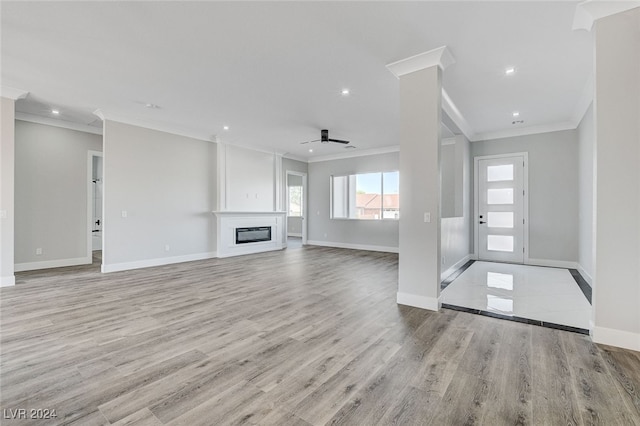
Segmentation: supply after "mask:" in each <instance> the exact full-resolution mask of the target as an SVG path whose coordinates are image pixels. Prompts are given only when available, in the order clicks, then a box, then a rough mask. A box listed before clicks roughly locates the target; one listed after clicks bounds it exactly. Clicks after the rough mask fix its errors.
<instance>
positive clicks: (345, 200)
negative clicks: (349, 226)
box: [331, 172, 400, 220]
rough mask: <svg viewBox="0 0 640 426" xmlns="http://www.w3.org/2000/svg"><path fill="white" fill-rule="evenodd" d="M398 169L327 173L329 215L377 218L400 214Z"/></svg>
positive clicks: (395, 216)
mask: <svg viewBox="0 0 640 426" xmlns="http://www.w3.org/2000/svg"><path fill="white" fill-rule="evenodd" d="M399 175H400V173H399V172H384V173H362V174H357V175H347V176H332V177H331V217H332V218H333V219H363V220H381V219H398V218H399V217H400V197H399V194H400V185H399Z"/></svg>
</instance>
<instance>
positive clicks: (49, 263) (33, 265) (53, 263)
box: [14, 256, 92, 272]
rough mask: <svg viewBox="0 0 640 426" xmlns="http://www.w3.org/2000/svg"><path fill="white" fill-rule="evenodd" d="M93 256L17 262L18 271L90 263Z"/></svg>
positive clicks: (16, 269)
mask: <svg viewBox="0 0 640 426" xmlns="http://www.w3.org/2000/svg"><path fill="white" fill-rule="evenodd" d="M91 262H92V259H91V257H86V256H85V257H76V258H72V259H57V260H45V261H42V262H27V263H16V264H15V266H14V269H15V271H16V272H23V271H36V270H38V269H49V268H63V267H65V266H77V265H90V264H91Z"/></svg>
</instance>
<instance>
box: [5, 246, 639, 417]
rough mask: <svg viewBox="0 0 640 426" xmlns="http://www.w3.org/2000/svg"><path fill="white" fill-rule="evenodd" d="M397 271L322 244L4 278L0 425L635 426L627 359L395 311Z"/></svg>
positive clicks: (555, 334) (530, 331)
mask: <svg viewBox="0 0 640 426" xmlns="http://www.w3.org/2000/svg"><path fill="white" fill-rule="evenodd" d="M397 275H398V258H397V255H394V254H385V253H374V252H364V251H355V250H343V249H331V248H322V247H305V248H301V249H297V250H284V251H280V252H270V253H263V254H258V255H250V256H242V257H236V258H229V259H214V260H206V261H199V262H191V263H183V264H178V265H170V266H163V267H157V268H149V269H142V270H136V271H127V272H119V273H111V274H100V273H99V267H97V266H96V265H93V266H85V267H73V268H61V269H57V270H46V271H34V272H27V273H20V274H17V285H16V286H15V287H10V288H3V289H1V290H0V298H1V305H0V308H1V326H2V327H1V341H0V343H1V348H0V351H1V357H2V359H1V372H0V385H1V396H0V404H1V408H2V410H3V412H2V415H3V418H2V419H1V423H2V425H7V426H9V425H22V424H77V425H105V424H117V425H133V424H135V425H161V424H168V425H190V426H193V425H227V424H261V425H309V424H310V425H324V424H348V425H378V424H380V425H387V424H398V425H431V424H433V425H560V424H562V425H570V424H576V425H582V424H584V425H587V424H589V425H591V424H603V425H618V424H620V425H640V353H637V352H632V351H625V350H620V349H614V348H609V347H602V346H597V345H594V344H593V343H591V341H590V340H589V338H588V337H586V336H582V335H578V334H573V333H569V332H564V331H558V330H551V329H545V328H540V327H536V326H532V325H526V324H520V323H514V322H507V321H500V320H497V319H493V318H488V317H482V316H475V315H471V314H467V313H462V312H456V311H450V310H446V309H444V310H442V311H441V312H437V313H436V312H428V311H423V310H420V309H414V308H409V307H403V306H398V305H397V304H396V302H395V299H396V291H397ZM19 409H26V410H27V412H26V413H27V415H29V414H30V412H29V410H31V409H49V410H56V415H57V418H55V419H49V420H35V419H26V420H15V419H10V418H7V417H11V415H12V413H13V414H15V413H16V412H17V411H16V410H19Z"/></svg>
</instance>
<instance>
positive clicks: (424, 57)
mask: <svg viewBox="0 0 640 426" xmlns="http://www.w3.org/2000/svg"><path fill="white" fill-rule="evenodd" d="M455 62H456V60H455V59H454V58H453V55H451V52H450V51H449V49H448V48H447V46H442V47H438V48H437V49H433V50H430V51H428V52H424V53H419V54H417V55H414V56H411V57H409V58H405V59H401V60H399V61H396V62H392V63H390V64H388V65H387V69H388V70H389V71H391V73H393V75H395V76H396V77H397V78H400V77H402V76H403V75H406V74H410V73H412V72H415V71H420V70H422V69H425V68H430V67H432V66H435V65H437V66H439V67H440V68H442V69H445V68H447V67H448V66H449V65H451V64H453V63H455Z"/></svg>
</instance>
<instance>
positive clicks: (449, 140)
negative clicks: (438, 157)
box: [440, 136, 456, 146]
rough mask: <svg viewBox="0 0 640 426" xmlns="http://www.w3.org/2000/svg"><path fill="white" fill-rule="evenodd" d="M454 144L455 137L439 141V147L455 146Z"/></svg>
mask: <svg viewBox="0 0 640 426" xmlns="http://www.w3.org/2000/svg"><path fill="white" fill-rule="evenodd" d="M455 144H456V138H455V136H454V137H452V138H444V139H442V140H441V141H440V145H442V146H445V145H455Z"/></svg>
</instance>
